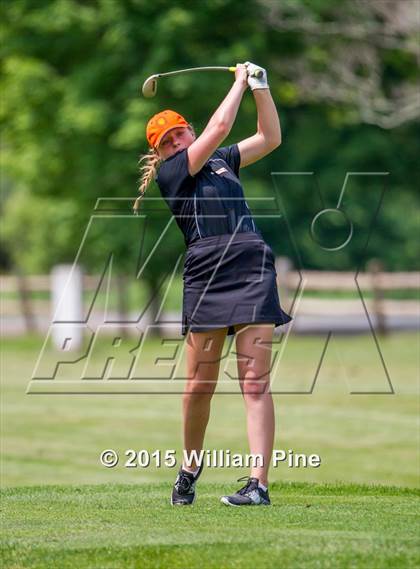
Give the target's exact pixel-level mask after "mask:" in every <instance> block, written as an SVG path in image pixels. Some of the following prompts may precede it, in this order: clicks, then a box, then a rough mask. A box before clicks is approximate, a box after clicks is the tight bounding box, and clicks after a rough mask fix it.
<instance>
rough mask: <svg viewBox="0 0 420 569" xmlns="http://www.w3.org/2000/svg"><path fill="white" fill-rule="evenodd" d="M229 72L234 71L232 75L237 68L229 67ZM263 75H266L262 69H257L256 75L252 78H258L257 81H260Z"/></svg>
mask: <svg viewBox="0 0 420 569" xmlns="http://www.w3.org/2000/svg"><path fill="white" fill-rule="evenodd" d="M229 71H232V73H235V71H236V67H229ZM263 75H264V71H263V70H262V69H256V70H255V71H254V73H252V75H251V77H256V78H257V79H260V78H261V77H262V76H263Z"/></svg>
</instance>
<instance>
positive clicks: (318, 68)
mask: <svg viewBox="0 0 420 569" xmlns="http://www.w3.org/2000/svg"><path fill="white" fill-rule="evenodd" d="M362 4H363V3H362ZM365 4H368V5H369V6H371V5H372V6H373V0H372V1H371V0H369V2H368V1H366V3H365ZM355 5H356V7H355ZM357 5H359V3H356V2H353V1H352V0H346V1H345V2H336V1H332V0H328V1H327V0H325V1H324V0H323V1H317V2H307V1H304V0H299V1H298V0H296V1H294V2H281V3H280V2H269V1H263V0H244V1H243V2H238V1H237V0H201V1H200V2H199V3H198V2H197V3H196V2H193V3H191V2H187V1H186V0H181V1H178V2H170V1H169V0H155V1H154V2H150V1H149V0H97V1H95V2H90V3H85V2H80V1H76V0H44V1H41V2H36V3H34V2H30V1H29V0H16V1H14V2H8V3H3V4H2V7H1V17H2V20H3V27H2V41H1V45H2V48H1V49H2V62H1V76H0V80H1V89H2V101H1V103H2V104H1V111H0V113H1V114H0V120H1V126H2V131H3V136H2V142H1V150H2V153H1V154H2V162H1V168H2V189H3V206H2V210H3V214H4V215H5V216H6V217H7V229H6V230H5V233H4V236H5V237H6V239H5V244H7V248H8V251H9V252H10V257H11V258H12V260H13V262H15V263H19V264H21V265H22V267H23V268H24V269H25V270H28V271H29V270H30V271H45V270H48V268H49V267H50V266H51V265H52V264H54V263H56V262H62V261H63V260H66V261H69V260H72V259H73V258H74V256H75V254H76V252H77V250H78V247H79V245H80V240H81V237H82V235H83V233H84V231H85V228H86V226H87V223H88V222H89V219H90V216H91V214H92V211H93V208H94V206H95V204H96V202H97V199H98V198H127V200H126V201H124V200H123V201H121V211H122V212H125V213H127V212H130V211H131V205H132V203H131V201H130V199H128V198H132V199H134V198H135V197H136V186H137V183H138V171H137V168H138V167H137V160H138V156H139V154H140V153H143V152H145V151H146V150H147V147H146V141H145V137H144V129H145V125H146V122H147V120H148V118H149V117H150V116H151V115H152V114H153V113H155V112H157V111H158V110H161V109H162V108H175V109H176V110H178V111H179V112H181V113H182V114H184V115H185V116H187V118H188V119H189V120H190V121H191V122H192V123H193V124H194V126H195V128H196V129H197V131H198V132H200V130H201V129H202V128H203V127H204V126H205V124H206V123H207V121H208V119H209V118H210V116H211V114H212V112H213V111H214V110H215V108H216V107H217V105H218V103H219V102H220V101H221V100H222V98H223V96H224V95H225V93H226V92H227V90H228V88H229V85H230V84H231V81H232V76H230V75H229V74H228V73H226V74H223V73H217V74H216V73H213V74H212V73H203V74H199V75H197V74H190V75H185V76H179V77H174V78H171V79H167V80H162V81H161V82H160V84H159V91H158V95H157V97H156V98H155V99H144V98H142V97H141V96H140V88H141V85H142V83H143V81H144V79H145V78H146V77H148V76H149V75H151V74H152V73H156V72H159V71H168V70H173V69H180V68H183V67H194V66H200V65H226V64H229V65H230V64H235V63H236V62H243V61H245V60H251V61H255V62H257V63H259V64H261V65H263V66H265V67H266V68H267V69H268V72H269V80H270V85H271V89H272V93H273V96H274V99H275V101H276V104H277V107H278V110H279V114H280V117H281V122H282V128H283V140H284V142H283V144H282V146H281V147H280V148H278V149H277V150H276V151H275V152H274V153H272V154H271V155H270V156H269V157H267V158H265V159H264V160H262V161H260V162H258V163H257V164H255V165H253V166H251V167H250V168H247V169H245V170H244V171H243V175H242V178H243V181H244V186H245V192H246V195H248V196H259V195H266V196H269V195H272V194H273V191H274V186H273V182H272V180H271V178H270V172H271V171H279V170H280V171H314V172H316V173H317V176H318V178H319V183H320V186H321V187H322V189H323V190H324V192H325V196H326V200H327V201H328V202H329V203H330V204H331V207H334V204H335V203H336V201H337V197H338V194H339V190H340V188H341V185H342V182H343V180H344V176H345V173H346V171H349V170H350V171H363V170H370V171H379V170H386V171H389V172H390V180H389V185H390V190H389V192H388V194H387V198H386V202H385V203H384V204H383V210H382V212H381V216H380V219H379V225H378V227H377V233H376V235H375V240H374V241H372V250H371V251H370V252H368V256H369V255H370V254H375V255H376V256H379V257H380V258H382V260H383V261H384V263H385V265H386V266H387V268H389V269H411V268H413V266H414V264H415V263H416V251H415V247H414V246H413V240H414V235H413V232H414V230H415V228H416V208H418V205H419V204H418V197H417V194H416V187H415V172H416V156H418V154H419V142H418V140H419V136H418V134H419V133H418V126H417V125H416V124H415V123H414V122H413V118H414V117H413V111H410V112H411V114H410V112H408V114H407V112H406V114H405V115H404V116H403V117H402V119H401V118H400V115H398V117H399V118H398V120H397V124H395V126H394V128H392V129H391V128H390V127H389V124H387V125H385V124H382V125H381V123H380V120H376V119H375V120H376V123H375V120H373V119H372V116H373V117H377V116H378V114H377V108H376V107H375V106H374V105H373V106H372V105H371V106H370V107H369V109H368V111H369V112H367V111H366V108H365V109H364V110H363V107H362V106H361V105H360V97H359V98H358V97H357V93H358V92H360V93H362V94H363V95H365V94H366V89H367V88H368V87H369V89H372V86H371V84H370V83H371V81H370V80H371V75H370V74H369V61H370V60H369V57H373V56H372V50H371V51H369V50H366V49H365V51H363V50H362V47H363V46H366V45H368V44H369V41H368V40H366V38H365V39H363V41H362V40H361V39H360V37H357V36H356V37H355V38H354V37H353V36H352V35H351V34H353V35H354V27H355V26H356V27H357V26H359V27H361V29H363V24H364V22H366V11H364V10H365V9H364V8H363V9H362V8H360V9H359V11H358V9H357ZM279 10H280V11H279ZM300 16H302V18H300ZM303 16H305V18H303ZM369 17H370V18H371V20H370V21H369V22H370V24H369V25H371V24H372V22H373V24H374V25H375V26H376V28H375V30H376V32H375V34H376V35H375V38H378V37H379V38H382V39H383V42H382V44H381V45H380V46H377V49H376V48H375V51H374V52H373V53H374V55H375V57H376V59H375V70H377V69H379V70H380V72H381V73H382V76H381V82H380V95H381V97H382V99H381V100H382V101H384V100H385V103H386V102H387V101H388V102H389V101H390V100H391V102H395V100H396V99H395V97H396V95H395V94H396V93H399V92H402V93H406V92H407V93H408V94H407V96H409V95H410V93H409V87H410V86H413V85H415V84H416V81H417V80H418V66H417V63H416V59H415V57H414V56H413V53H412V48H411V45H412V44H411V43H410V42H411V40H410V38H411V35H412V31H411V30H412V28H410V29H409V30H408V31H405V30H403V32H401V30H398V29H395V27H394V28H392V26H391V27H390V24H389V17H390V16H389V15H388V13H386V14H384V13H381V14H378V13H377V12H375V11H373V8H372V10H371V11H370V12H369ZM387 18H388V19H387ZM400 20H401V18H400ZM400 20H399V21H400ZM308 21H309V22H312V24H311V26H312V28H310V29H309V28H305V26H304V25H303V24H302V22H308ZM333 24H334V25H336V27H337V26H338V31H336V32H335V33H334V34H332V33H330V32H329V31H327V32H326V31H325V30H326V29H327V28H325V26H330V25H333ZM346 24H351V26H350V28H351V29H350V32H349V31H348V26H347V28H346V26H345V25H346ZM385 24H386V26H385ZM381 26H382V28H381ZM385 27H386V30H385ZM372 29H373V28H372ZM381 30H382V31H383V33H382V34H381V33H379V32H380V31H381ZM384 30H385V31H384ZM385 32H386V33H385ZM404 33H405V34H406V35H404ZM378 34H379V35H378ZM393 34H394V35H393ZM401 34H402V35H401ZM365 35H366V34H365ZM368 35H369V34H368ZM349 37H350V39H349V40H348V41H347V39H346V38H349ZM389 38H390V39H391V40H392V39H393V38H396V39H395V41H390V40H389ZM398 38H399V42H397V39H398ZM401 38H402V39H401ZM403 40H404V41H403ZM405 40H406V41H405ZM372 41H373V40H372ZM375 41H376V43H377V41H379V40H375ZM346 42H347V43H346ZM371 43H372V42H371ZM373 43H375V42H373ZM347 45H348V49H347V53H354V54H357V55H358V60H362V61H363V62H364V64H363V65H359V66H358V67H357V66H356V67H357V68H356V67H355V65H353V64H352V66H351V67H349V69H350V70H351V73H353V75H354V74H357V76H358V78H359V82H358V88H355V87H354V86H353V88H351V89H350V88H348V89H347V91H346V92H345V91H344V83H343V81H344V79H343V74H341V75H340V73H339V72H338V67H339V68H340V69H341V67H342V65H344V63H343V62H345V61H347V59H348V58H347V59H346V57H345V55H346V46H347ZM375 45H376V44H375ZM356 48H357V49H356ZM352 50H353V51H352ZM366 54H367V55H366ZM335 56H336V59H334V57H335ZM355 57H356V56H355ZM363 57H365V59H363ZM378 58H379V60H378ZM350 59H352V58H350ZM352 61H353V59H352ZM378 61H379V63H378ZM340 66H341V67H340ZM375 72H376V71H375ZM364 73H367V74H368V78H369V81H370V82H368V81H367V80H366V81H364ZM346 76H347V75H346V74H344V78H345V77H346ZM335 84H336V85H337V89H336V93H335V95H336V96H333V95H332V94H334V90H331V85H335ZM313 85H316V86H317V88H316V89H311V86H313ZM407 85H408V87H407ZM323 86H324V87H325V88H324V89H322V87H323ZM347 87H348V86H347ZM365 87H366V89H365V90H363V89H364V88H365ZM311 93H312V95H311ZM331 93H332V94H331ZM369 93H370V94H371V96H372V101H373V100H375V101H377V100H378V97H377V96H376V95H377V93H376V94H375V92H372V91H369ZM388 95H389V96H388ZM375 96H376V99H375ZM387 97H388V98H387ZM392 97H394V98H392ZM404 102H405V103H407V104H409V101H408V102H407V101H406V100H405V99H404ZM372 104H373V103H372ZM390 104H391V103H390ZM389 108H391V107H389ZM392 108H393V107H392ZM410 108H411V107H410ZM391 111H392V109H391ZM391 111H390V113H391ZM372 113H373V114H372ZM375 113H376V115H375ZM390 116H391V114H390ZM381 120H382V119H381ZM255 127H256V113H255V105H254V102H253V98H252V95H251V93H246V95H245V97H244V101H243V104H242V106H241V109H240V111H239V113H238V119H237V121H236V124H235V126H234V128H233V130H232V133H231V135H230V137H229V139H228V140H227V141H226V143H233V142H235V141H238V140H240V139H241V138H244V137H246V136H249V135H250V134H252V133H253V132H254V131H255ZM290 184H291V183H290ZM290 184H289V183H286V184H284V185H283V187H282V191H285V192H291V194H288V196H287V197H288V199H289V198H290V197H292V198H294V197H295V196H296V199H291V200H290V202H289V201H288V203H290V206H289V209H288V216H289V221H290V225H291V227H292V228H293V230H294V237H295V239H296V241H297V243H298V245H299V246H300V248H301V249H302V255H303V256H302V259H303V262H304V265H305V266H307V267H321V268H322V266H323V262H324V260H323V257H322V255H319V256H318V255H317V252H316V251H314V250H313V249H312V248H311V247H306V246H305V244H306V243H307V241H306V239H307V227H304V226H303V224H302V223H301V219H302V211H303V209H302V208H309V207H310V206H315V205H316V204H317V196H316V194H315V192H314V191H313V188H312V187H311V185H310V184H308V183H306V182H305V183H303V185H302V187H300V188H296V189H295V188H294V187H293V184H291V185H290ZM356 186H357V187H358V191H359V194H358V195H359V198H360V201H358V203H357V204H356V205H358V208H357V207H356V208H355V211H356V213H357V215H359V216H360V219H361V220H362V221H363V217H364V216H365V217H366V216H367V215H368V213H369V211H368V210H371V209H372V208H373V207H375V203H376V202H375V196H377V191H376V190H377V189H378V188H376V189H375V185H374V184H373V185H372V184H371V185H370V186H369V191H368V192H366V186H365V185H364V184H361V183H358V184H356ZM293 192H296V194H294V193H293ZM147 195H148V196H153V197H157V196H158V195H159V194H158V189H157V187H156V186H155V185H154V184H153V185H152V186H151V187H150V188H149V190H148V194H147ZM359 198H358V199H359ZM142 208H143V209H144V210H146V209H147V208H148V204H146V203H143V204H142ZM363 208H366V209H363ZM153 219H154V218H153V217H152V218H151V220H152V222H151V223H148V225H147V243H148V245H149V247H151V246H152V244H153V243H154V242H156V241H157V239H158V238H159V236H160V235H161V232H162V223H161V222H159V220H160V219H161V217H159V216H158V218H156V222H155V223H154V222H153ZM22 224H23V225H24V227H25V231H22ZM260 226H261V228H262V230H263V233H264V235H265V236H266V238H267V240H268V241H269V242H270V243H273V245H274V249H275V250H276V252H277V253H278V254H284V253H286V254H292V250H291V247H290V243H288V242H284V243H283V242H282V243H279V242H278V230H277V229H276V227H275V226H273V225H272V224H271V225H270V224H269V223H264V222H261V224H260ZM137 239H139V234H138V233H136V234H135V235H133V230H132V227H131V225H130V224H127V226H126V227H124V226H123V227H122V228H121V227H120V229H118V235H115V231H114V230H112V229H111V225H110V226H109V230H108V231H107V232H105V233H104V234H103V235H101V239H100V247H99V246H98V247H97V248H96V253H92V255H91V258H90V260H89V259H88V263H89V268H90V269H91V270H92V271H93V270H96V269H98V268H99V267H100V264H101V262H102V257H100V256H98V251H99V250H102V249H103V250H104V251H106V250H111V248H112V247H113V246H115V242H116V240H118V243H119V244H120V245H119V247H120V249H119V251H120V258H125V262H124V263H123V265H125V266H124V270H128V268H129V267H132V266H133V263H135V261H136V260H135V252H132V249H135V248H133V247H132V246H131V244H132V243H133V240H137ZM53 242H54V243H53ZM134 242H135V241H134ZM181 245H182V239H181V238H180V236H179V235H178V236H177V237H175V240H174V242H173V247H170V248H168V249H167V252H166V253H161V254H160V255H159V257H158V258H157V259H156V261H155V263H156V266H155V268H154V269H152V268H151V269H150V273H149V276H148V278H149V279H150V282H151V283H153V282H155V281H156V279H157V278H158V275H159V271H160V270H161V267H162V266H164V265H165V264H166V263H167V262H170V261H171V260H172V259H173V254H174V251H175V248H176V247H178V246H179V247H181ZM179 250H181V249H179ZM357 251H358V248H357V247H356V245H353V243H350V244H349V246H348V250H346V254H345V256H343V257H342V258H341V259H340V261H339V264H338V266H337V267H336V268H341V269H349V268H354V267H355V266H356V265H357V264H358V263H359V261H360V259H359V258H358V253H357ZM362 261H363V260H362Z"/></svg>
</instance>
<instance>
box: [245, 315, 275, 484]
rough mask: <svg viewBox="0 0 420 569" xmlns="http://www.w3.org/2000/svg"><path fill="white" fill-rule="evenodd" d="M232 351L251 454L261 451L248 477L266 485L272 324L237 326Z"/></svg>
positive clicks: (270, 424)
mask: <svg viewBox="0 0 420 569" xmlns="http://www.w3.org/2000/svg"><path fill="white" fill-rule="evenodd" d="M235 330H236V352H237V358H238V377H239V382H240V387H241V391H242V395H243V398H244V401H245V405H246V417H247V430H248V442H249V449H250V452H251V454H262V456H263V458H264V465H263V466H262V467H256V468H252V469H251V476H252V477H255V478H258V479H259V481H260V482H261V483H262V484H264V486H267V484H268V469H269V466H270V462H271V460H272V453H273V445H274V430H275V418H274V405H273V397H272V395H271V391H270V366H271V349H272V340H273V332H274V324H256V325H255V324H253V325H238V326H236V327H235Z"/></svg>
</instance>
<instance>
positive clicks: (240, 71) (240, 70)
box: [235, 63, 248, 86]
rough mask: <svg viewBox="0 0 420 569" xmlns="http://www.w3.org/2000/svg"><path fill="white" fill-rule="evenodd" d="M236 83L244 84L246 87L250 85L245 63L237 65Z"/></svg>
mask: <svg viewBox="0 0 420 569" xmlns="http://www.w3.org/2000/svg"><path fill="white" fill-rule="evenodd" d="M235 81H238V82H239V83H242V84H243V85H244V86H247V85H248V71H247V69H246V67H245V65H244V64H243V63H237V64H236V71H235Z"/></svg>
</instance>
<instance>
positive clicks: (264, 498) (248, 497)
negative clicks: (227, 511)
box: [220, 476, 271, 506]
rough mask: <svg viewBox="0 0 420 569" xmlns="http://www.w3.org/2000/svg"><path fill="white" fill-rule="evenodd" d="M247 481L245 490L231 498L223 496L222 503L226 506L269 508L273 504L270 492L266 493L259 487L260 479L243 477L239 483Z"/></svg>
mask: <svg viewBox="0 0 420 569" xmlns="http://www.w3.org/2000/svg"><path fill="white" fill-rule="evenodd" d="M243 480H247V483H246V484H245V486H243V488H241V489H240V490H238V491H237V492H236V493H235V494H232V495H231V496H222V497H221V498H220V501H221V502H222V503H223V504H225V505H226V506H269V505H270V504H271V501H270V497H269V495H268V490H267V491H266V492H265V491H264V490H263V489H262V488H259V486H258V478H251V477H248V476H243V477H242V478H238V482H241V481H243Z"/></svg>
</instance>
